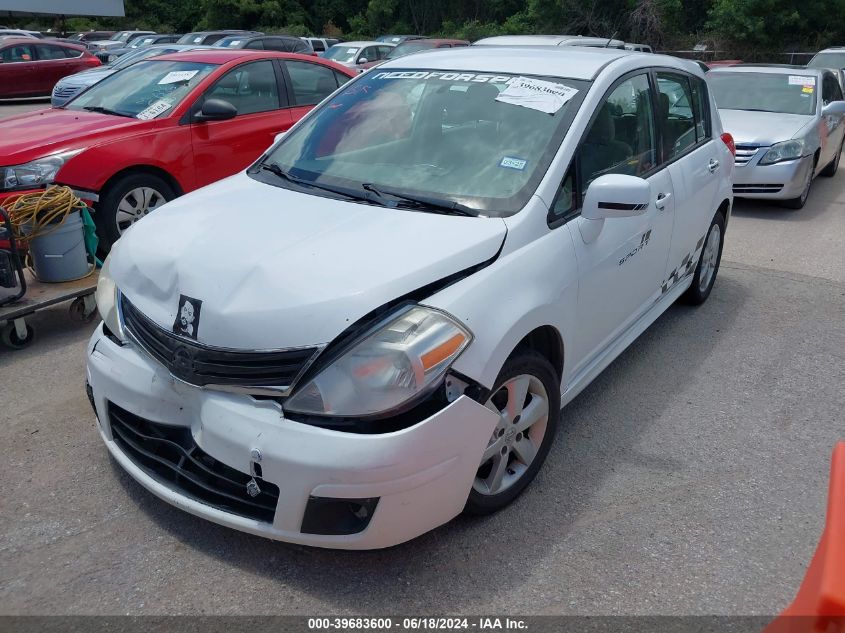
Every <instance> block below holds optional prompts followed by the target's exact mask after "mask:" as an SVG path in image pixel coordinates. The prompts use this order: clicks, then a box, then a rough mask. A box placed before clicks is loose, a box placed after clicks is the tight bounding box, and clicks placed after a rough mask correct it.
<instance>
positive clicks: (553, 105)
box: [496, 77, 578, 114]
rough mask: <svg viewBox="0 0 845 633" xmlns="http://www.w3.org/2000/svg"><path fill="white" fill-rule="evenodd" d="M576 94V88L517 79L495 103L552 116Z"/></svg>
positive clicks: (523, 78)
mask: <svg viewBox="0 0 845 633" xmlns="http://www.w3.org/2000/svg"><path fill="white" fill-rule="evenodd" d="M576 94H578V89H577V88H570V87H569V86H564V85H563V84H558V83H554V82H551V81H543V80H541V79H531V78H530V77H517V78H516V79H514V80H513V81H512V82H511V83H510V84H509V85H508V87H507V88H505V89H504V90H503V91H502V92H500V93H499V96H498V97H496V101H501V102H502V103H510V104H512V105H518V106H522V107H523V108H531V109H532V110H539V111H540V112H545V113H546V114H554V113H555V112H557V111H558V110H560V109H561V108H562V107H563V106H565V105H566V104H567V102H568V101H569V100H570V99H572V97H574V96H575V95H576Z"/></svg>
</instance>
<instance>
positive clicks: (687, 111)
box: [657, 73, 703, 161]
mask: <svg viewBox="0 0 845 633" xmlns="http://www.w3.org/2000/svg"><path fill="white" fill-rule="evenodd" d="M657 89H658V109H657V120H658V125H660V129H661V132H662V134H663V159H664V160H666V161H671V160H673V159H675V158H677V157H678V156H680V155H681V154H683V153H685V152H686V150H687V148H689V147H692V146H693V145H695V144H696V142H697V141H696V126H695V117H694V116H693V106H692V104H693V98H692V93H691V90H690V83H689V80H688V79H687V76H686V75H680V74H675V73H657ZM702 132H703V130H702Z"/></svg>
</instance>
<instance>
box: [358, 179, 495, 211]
mask: <svg viewBox="0 0 845 633" xmlns="http://www.w3.org/2000/svg"><path fill="white" fill-rule="evenodd" d="M361 187H362V188H364V189H366V190H367V191H372V192H373V193H374V194H376V195H377V196H382V197H384V196H392V197H394V198H397V199H399V200H402V201H403V202H409V203H411V204H412V205H413V206H414V208H416V209H419V210H421V211H432V212H434V213H448V214H452V215H465V216H469V217H471V218H477V217H478V216H479V215H480V214H479V212H478V211H477V210H476V209H473V208H472V207H468V206H466V205H465V204H461V203H460V202H455V201H454V200H446V199H444V198H434V197H430V196H416V195H412V194H407V193H405V192H403V191H396V190H395V189H387V188H384V187H376V186H375V185H374V184H372V183H370V182H365V183H363V184H362V185H361Z"/></svg>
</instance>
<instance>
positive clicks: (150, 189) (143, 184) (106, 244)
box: [95, 174, 176, 252]
mask: <svg viewBox="0 0 845 633" xmlns="http://www.w3.org/2000/svg"><path fill="white" fill-rule="evenodd" d="M175 197H176V192H175V191H174V190H173V187H171V186H170V184H169V183H168V182H167V181H165V180H164V179H163V178H161V177H160V176H156V175H155V174H127V175H126V176H122V177H121V178H118V179H117V180H116V181H115V182H114V183H112V184H111V185H109V187H108V188H107V189H106V190H105V192H104V193H103V195H102V196H101V197H100V202H99V203H98V204H97V207H96V214H95V217H96V223H97V234H98V235H99V237H100V240H101V243H102V248H103V250H104V251H106V252H108V251H109V250H110V249H111V246H112V244H114V243H115V242H116V241H117V240H118V239H120V236H121V235H122V234H123V232H124V231H126V230H127V229H128V228H129V227H130V226H132V225H133V224H135V222H137V221H138V220H140V219H141V218H143V217H144V216H145V215H147V214H148V213H150V212H151V211H155V210H156V209H157V208H159V207H160V206H161V205H163V204H164V203H165V202H167V201H169V200H173V199H174V198H175Z"/></svg>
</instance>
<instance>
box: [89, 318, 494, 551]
mask: <svg viewBox="0 0 845 633" xmlns="http://www.w3.org/2000/svg"><path fill="white" fill-rule="evenodd" d="M87 358H88V367H87V378H88V383H89V385H90V388H91V389H90V391H91V396H92V400H93V404H94V407H95V410H96V412H97V418H98V421H99V422H98V429H99V431H100V434H101V435H102V437H103V440H104V441H105V443H106V446H107V447H108V449H109V451H110V452H111V454H112V455H113V456H114V458H115V459H116V460H117V462H118V463H119V464H120V465H121V466H122V467H123V468H124V469H125V470H126V471H127V472H128V473H129V474H130V475H131V476H132V477H133V478H134V479H135V480H137V481H138V482H139V483H140V484H141V485H142V486H144V487H145V488H147V489H148V490H150V491H151V492H152V493H153V494H155V495H157V496H158V497H160V498H161V499H164V500H165V501H167V502H169V503H171V504H173V505H175V506H177V507H180V508H182V509H183V510H186V511H188V512H190V513H192V514H195V515H197V516H201V517H204V518H206V519H209V520H210V521H214V522H215V523H219V524H221V525H225V526H228V527H232V528H235V529H238V530H242V531H245V532H250V533H252V534H257V535H260V536H265V537H268V538H273V539H278V540H282V541H288V542H292V543H300V544H305V545H313V546H318V547H334V548H344V549H375V548H381V547H388V546H391V545H395V544H398V543H401V542H403V541H407V540H409V539H412V538H414V537H416V536H419V535H420V534H423V533H424V532H427V531H429V530H431V529H433V528H435V527H437V526H439V525H441V524H443V523H445V522H447V521H449V520H450V519H452V518H453V517H455V516H456V515H457V514H458V513H460V512H461V510H462V509H463V507H464V504H465V502H466V499H467V497H468V495H469V492H470V489H471V487H472V483H473V480H474V477H475V473H476V471H477V469H478V464H479V463H480V461H481V456H482V453H483V450H484V448H485V446H486V445H487V440H488V438H489V437H490V434H491V433H492V432H493V429H494V427H495V425H496V423H497V421H498V416H496V415H495V414H494V413H493V412H492V411H490V410H489V409H487V408H485V407H484V406H482V405H481V404H479V403H478V402H476V401H475V400H472V399H471V398H469V397H467V396H460V397H458V398H457V399H456V400H455V401H454V402H452V403H451V404H448V405H447V406H445V407H444V408H443V409H441V410H440V411H438V412H437V413H435V414H433V415H431V416H430V417H428V418H426V419H424V420H422V421H421V422H419V423H417V424H415V425H414V426H411V427H409V428H406V429H402V430H399V431H395V432H391V433H384V434H374V435H364V434H356V433H345V432H340V431H335V430H329V429H324V428H319V427H315V426H311V425H307V424H302V423H299V422H295V421H293V420H290V419H287V418H285V417H284V414H283V412H282V409H281V407H280V405H279V404H278V403H277V402H275V401H272V400H260V399H255V398H253V397H251V396H248V395H241V394H232V393H224V392H219V391H214V390H211V389H202V388H199V387H194V386H191V385H187V384H185V383H183V382H180V381H178V380H176V379H175V378H173V377H172V376H171V375H170V374H169V373H168V372H167V370H166V369H165V368H164V367H162V366H161V365H159V364H158V363H155V362H154V361H152V360H151V359H150V358H149V356H147V355H146V354H145V353H143V352H141V351H139V350H137V349H136V348H135V347H134V346H133V345H131V344H125V345H118V344H116V343H115V342H113V341H112V340H111V339H109V338H107V337H106V336H105V335H104V334H103V329H102V325H101V326H100V327H99V328H97V330H96V331H95V332H94V334H93V336H92V337H91V340H90V342H89V345H88V355H87ZM186 455H187V456H186ZM178 463H182V464H188V465H189V466H191V468H192V469H193V471H191V470H190V469H188V470H187V471H186V472H181V473H180V472H175V471H174V468H179V466H178ZM174 464H177V465H176V466H174ZM257 506H260V507H257Z"/></svg>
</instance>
